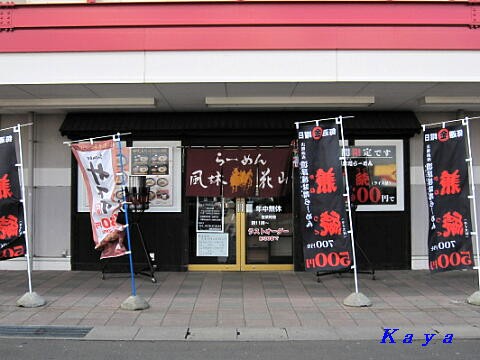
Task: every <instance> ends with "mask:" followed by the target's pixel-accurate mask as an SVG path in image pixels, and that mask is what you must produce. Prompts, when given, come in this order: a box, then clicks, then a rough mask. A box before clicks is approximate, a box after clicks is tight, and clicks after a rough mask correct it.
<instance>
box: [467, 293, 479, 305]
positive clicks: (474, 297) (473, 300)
mask: <svg viewBox="0 0 480 360" xmlns="http://www.w3.org/2000/svg"><path fill="white" fill-rule="evenodd" d="M467 302H468V303H469V304H471V305H477V306H480V290H479V291H476V292H474V293H473V294H472V295H470V296H469V297H468V298H467Z"/></svg>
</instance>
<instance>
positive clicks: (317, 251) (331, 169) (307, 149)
mask: <svg viewBox="0 0 480 360" xmlns="http://www.w3.org/2000/svg"><path fill="white" fill-rule="evenodd" d="M298 148H299V149H298V151H299V176H300V179H299V185H300V195H301V201H300V224H301V234H302V238H303V253H304V258H305V270H307V271H324V270H328V271H329V270H341V269H345V268H348V267H349V266H350V265H351V263H352V260H351V259H352V258H351V241H350V236H349V233H348V225H347V221H346V211H345V197H344V181H343V175H342V166H341V162H340V158H339V155H340V146H339V139H338V126H337V124H336V123H335V121H334V120H333V121H321V122H319V125H310V124H303V125H300V126H299V129H298Z"/></svg>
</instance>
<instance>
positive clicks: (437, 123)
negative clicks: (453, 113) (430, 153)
mask: <svg viewBox="0 0 480 360" xmlns="http://www.w3.org/2000/svg"><path fill="white" fill-rule="evenodd" d="M465 119H470V120H473V119H480V116H475V117H471V118H469V117H465V118H461V119H455V120H448V121H439V122H436V123H430V124H423V125H422V128H423V131H425V127H427V126H437V125H442V126H443V127H445V124H449V123H453V122H458V121H462V123H463V121H465Z"/></svg>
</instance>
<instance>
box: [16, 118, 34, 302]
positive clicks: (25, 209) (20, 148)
mask: <svg viewBox="0 0 480 360" xmlns="http://www.w3.org/2000/svg"><path fill="white" fill-rule="evenodd" d="M30 125H33V123H31V124H30ZM13 132H14V133H18V147H19V157H20V163H19V164H16V166H17V167H18V170H19V171H20V180H21V184H22V186H21V190H22V199H21V200H20V201H21V203H22V205H23V206H22V207H23V226H24V228H25V229H24V230H23V235H24V236H25V247H26V251H27V252H26V254H25V257H26V258H27V273H28V292H29V293H32V269H31V264H30V259H31V256H30V245H29V236H28V226H27V225H28V224H27V208H26V206H25V205H26V203H25V179H24V177H23V156H22V133H21V131H20V124H18V125H17V126H15V127H14V128H13Z"/></svg>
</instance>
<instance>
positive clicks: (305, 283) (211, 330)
mask: <svg viewBox="0 0 480 360" xmlns="http://www.w3.org/2000/svg"><path fill="white" fill-rule="evenodd" d="M156 278H157V283H152V282H151V281H150V280H149V279H148V278H145V277H142V276H140V277H137V278H136V284H137V294H138V295H139V296H141V297H143V298H145V299H146V300H147V301H148V303H149V304H150V308H149V309H147V310H143V311H127V310H122V309H121V308H120V304H121V303H122V302H123V301H124V300H125V299H126V298H127V297H128V296H129V295H130V279H129V277H128V274H111V275H108V276H107V278H106V279H105V280H101V276H100V274H99V273H98V272H87V271H82V272H76V271H64V272H60V271H35V272H34V273H33V281H34V291H36V292H37V293H38V294H40V295H41V296H42V297H43V298H45V300H47V304H46V305H45V306H43V307H39V308H32V309H28V308H19V307H17V306H16V305H15V302H16V300H17V299H18V298H19V297H20V296H21V295H23V294H24V293H25V291H26V287H27V285H26V274H25V272H17V271H0V289H1V292H0V327H2V326H3V327H5V326H6V325H17V326H20V327H26V326H32V325H41V326H47V325H48V326H64V327H67V326H68V327H72V326H73V327H92V328H93V329H92V330H91V331H90V333H89V334H88V335H87V337H86V338H88V339H119V338H122V339H123V338H124V339H138V340H155V339H158V340H184V339H190V340H252V339H255V340H289V339H290V340H295V339H307V340H308V339H320V340H321V339H331V340H334V339H362V338H365V339H380V338H381V337H382V335H383V333H384V330H383V329H384V328H400V329H401V330H400V331H399V333H400V332H402V331H403V333H415V334H416V333H418V335H420V336H423V334H424V333H425V332H435V333H439V334H442V333H454V334H455V336H457V337H462V338H478V339H480V306H473V305H469V304H467V303H466V302H465V299H466V298H467V297H468V296H469V295H471V294H472V293H473V292H475V291H476V290H478V284H477V273H476V272H475V271H455V272H449V273H441V274H435V275H431V274H430V273H429V272H427V271H377V273H376V280H372V279H371V277H370V275H362V274H360V275H359V289H360V291H361V292H362V293H364V294H365V295H366V296H367V297H368V298H370V300H371V301H372V303H373V306H372V307H369V308H352V307H346V306H344V305H343V299H344V298H345V297H347V296H348V295H349V294H350V293H351V292H352V291H353V289H354V283H353V276H352V275H351V274H343V275H341V276H339V275H338V274H333V275H328V276H324V277H321V281H320V282H317V279H316V277H315V276H314V275H313V274H312V273H304V272H253V273H252V272H244V273H232V272H209V273H204V272H202V273H200V272H185V273H182V272H158V273H156Z"/></svg>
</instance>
